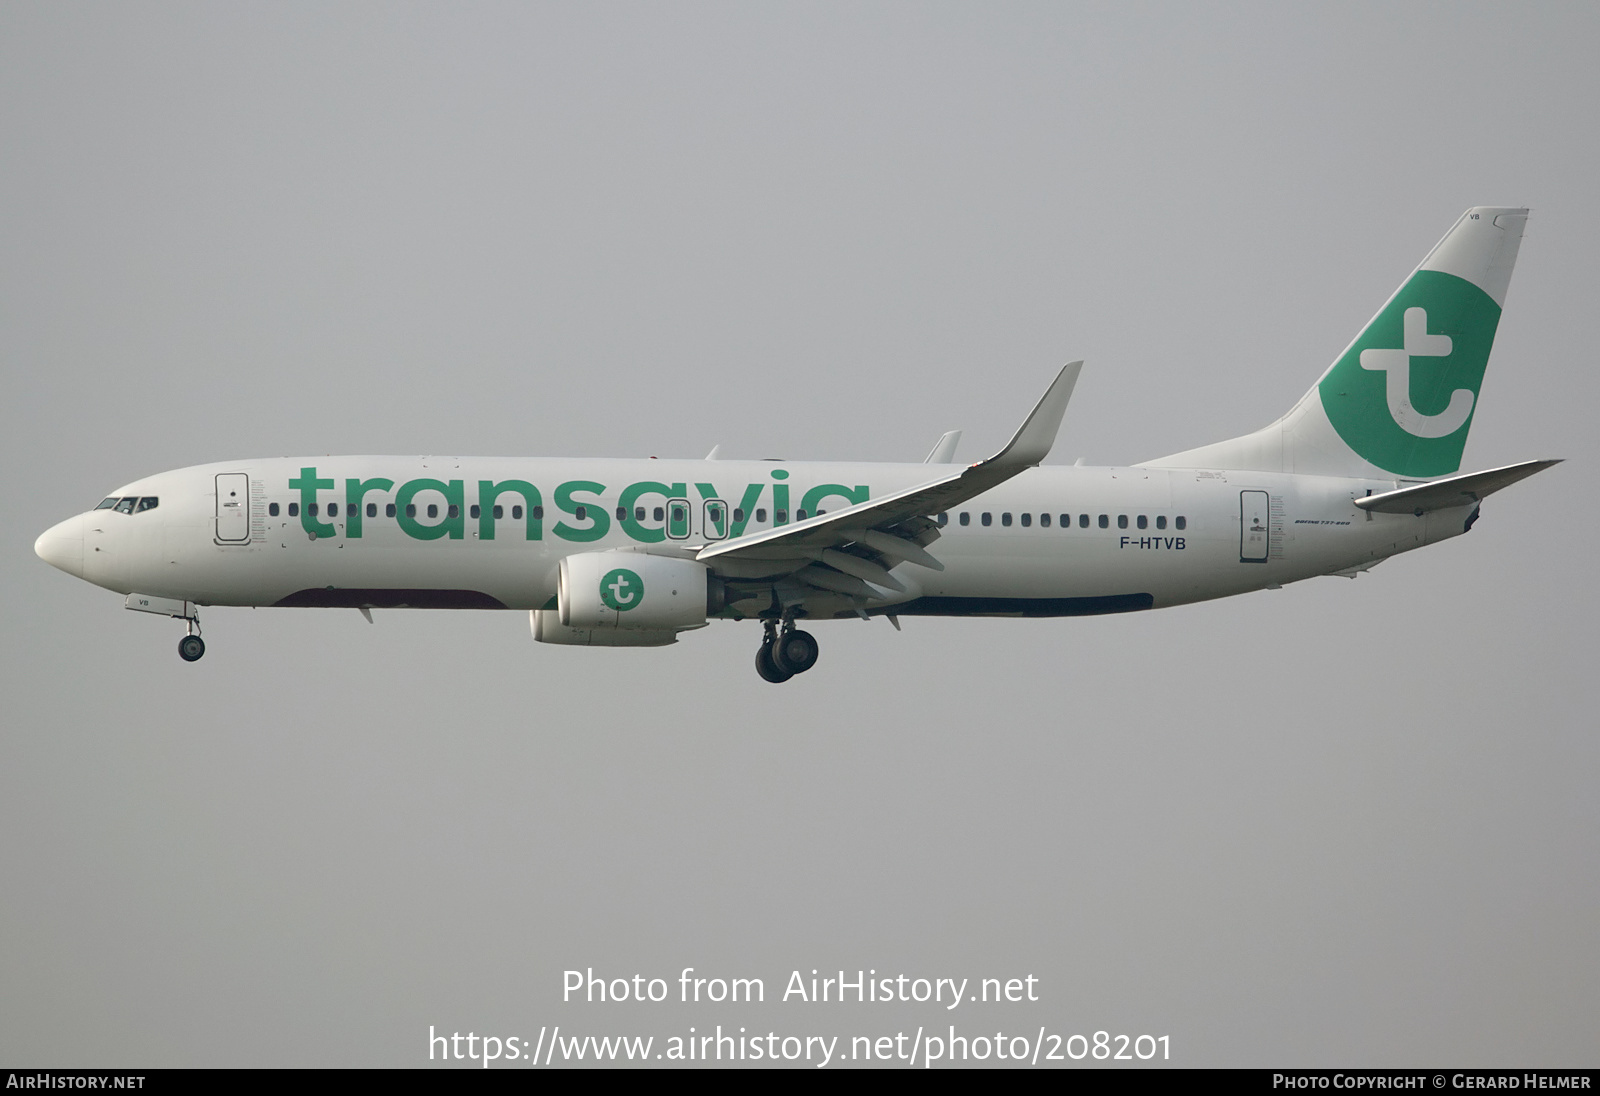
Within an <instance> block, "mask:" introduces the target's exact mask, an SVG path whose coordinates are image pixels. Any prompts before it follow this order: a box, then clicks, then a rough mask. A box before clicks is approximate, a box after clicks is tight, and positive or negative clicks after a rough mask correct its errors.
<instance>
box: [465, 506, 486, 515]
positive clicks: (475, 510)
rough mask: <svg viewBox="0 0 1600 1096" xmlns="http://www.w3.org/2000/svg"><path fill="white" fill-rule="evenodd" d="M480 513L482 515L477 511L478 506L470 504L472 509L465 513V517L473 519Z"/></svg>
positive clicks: (480, 511)
mask: <svg viewBox="0 0 1600 1096" xmlns="http://www.w3.org/2000/svg"><path fill="white" fill-rule="evenodd" d="M481 513H483V511H482V510H480V509H478V504H477V503H473V504H472V508H471V509H470V510H468V511H467V517H469V518H475V517H477V516H478V515H479V514H481Z"/></svg>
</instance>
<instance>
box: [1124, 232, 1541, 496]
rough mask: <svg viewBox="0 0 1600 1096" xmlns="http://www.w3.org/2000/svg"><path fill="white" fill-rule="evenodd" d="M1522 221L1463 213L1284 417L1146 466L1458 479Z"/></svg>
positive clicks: (1520, 233)
mask: <svg viewBox="0 0 1600 1096" xmlns="http://www.w3.org/2000/svg"><path fill="white" fill-rule="evenodd" d="M1527 219H1528V211H1527V210H1526V209H1505V208H1500V207H1493V206H1479V207H1477V208H1474V209H1469V210H1467V211H1466V212H1465V213H1463V214H1462V215H1461V219H1460V220H1459V221H1457V222H1456V223H1455V227H1454V228H1452V229H1451V230H1450V231H1449V232H1447V233H1445V237H1444V239H1442V240H1440V241H1439V243H1438V245H1437V246H1435V247H1434V249H1433V250H1432V251H1430V252H1428V256H1427V258H1425V259H1423V260H1422V264H1421V265H1420V266H1418V267H1417V269H1416V270H1415V271H1413V272H1412V274H1411V276H1410V277H1409V278H1407V279H1406V280H1405V282H1404V283H1403V284H1402V285H1401V286H1400V288H1399V289H1397V290H1395V293H1394V296H1392V297H1390V298H1389V301H1388V303H1387V304H1385V305H1384V306H1383V307H1382V308H1381V309H1379V310H1378V314H1377V315H1376V316H1374V317H1372V319H1371V320H1370V321H1368V323H1367V326H1366V327H1365V328H1363V329H1362V331H1361V334H1359V335H1357V336H1356V338H1355V341H1354V342H1352V343H1351V344H1350V345H1349V346H1348V347H1346V348H1345V350H1344V353H1342V354H1340V355H1339V357H1338V358H1337V360H1335V361H1334V363H1333V365H1331V366H1330V367H1329V368H1328V371H1327V372H1326V373H1324V374H1323V375H1322V379H1321V380H1319V381H1318V382H1317V383H1316V384H1315V385H1314V386H1313V387H1312V389H1311V391H1309V392H1307V393H1306V394H1305V395H1304V396H1303V397H1301V399H1300V402H1299V403H1297V404H1295V405H1294V407H1293V408H1291V409H1290V411H1289V413H1288V414H1286V415H1284V416H1283V418H1281V419H1279V420H1278V421H1277V422H1275V423H1273V424H1272V425H1270V426H1267V427H1264V428H1262V429H1261V430H1257V431H1256V432H1255V433H1253V434H1246V435H1245V436H1244V437H1240V438H1234V439H1232V440H1230V441H1224V442H1217V443H1216V444H1213V445H1206V446H1202V447H1201V448H1199V449H1190V450H1188V451H1187V452H1183V453H1176V454H1174V455H1172V456H1170V457H1163V458H1161V459H1160V460H1156V461H1150V462H1149V463H1150V464H1152V465H1157V466H1165V467H1176V468H1225V469H1241V470H1251V471H1261V472H1299V473H1305V474H1311V475H1335V476H1373V477H1378V478H1383V477H1388V476H1400V477H1405V478H1409V479H1421V478H1426V477H1429V476H1442V475H1448V474H1449V473H1451V472H1455V471H1457V470H1458V469H1460V467H1461V451H1462V449H1463V448H1464V447H1465V445H1466V443H1467V431H1468V430H1470V429H1471V428H1472V417H1473V414H1474V412H1476V410H1477V400H1478V389H1479V387H1480V386H1481V385H1482V383H1483V372H1484V369H1485V367H1486V366H1487V365H1488V364H1489V350H1490V347H1492V346H1493V345H1494V333H1495V329H1496V328H1497V327H1498V326H1499V323H1500V310H1501V309H1502V308H1503V307H1504V305H1505V299H1506V289H1507V287H1508V286H1509V285H1510V283H1511V268H1512V267H1513V266H1514V265H1515V264H1516V261H1517V248H1518V246H1519V245H1520V244H1521V243H1522V226H1523V224H1524V222H1526V221H1527Z"/></svg>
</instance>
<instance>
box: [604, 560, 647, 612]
mask: <svg viewBox="0 0 1600 1096" xmlns="http://www.w3.org/2000/svg"><path fill="white" fill-rule="evenodd" d="M600 600H601V601H603V602H605V603H606V606H607V607H608V608H611V609H615V610H616V611H617V612H619V613H625V612H627V611H628V610H629V609H633V608H637V607H638V604H639V603H640V602H641V601H643V600H644V579H642V578H640V577H639V576H638V575H636V574H635V573H634V572H632V571H630V570H628V569H627V568H626V567H618V568H617V569H616V570H614V571H607V572H606V577H605V578H603V579H601V580H600Z"/></svg>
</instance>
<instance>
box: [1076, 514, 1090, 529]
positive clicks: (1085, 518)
mask: <svg viewBox="0 0 1600 1096" xmlns="http://www.w3.org/2000/svg"><path fill="white" fill-rule="evenodd" d="M1078 528H1079V529H1087V528H1089V515H1088V514H1079V515H1078Z"/></svg>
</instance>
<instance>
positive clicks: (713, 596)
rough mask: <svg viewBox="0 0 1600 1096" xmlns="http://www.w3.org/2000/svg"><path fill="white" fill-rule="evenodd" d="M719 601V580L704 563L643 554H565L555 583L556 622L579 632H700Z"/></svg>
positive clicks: (720, 585)
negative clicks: (693, 629) (614, 630)
mask: <svg viewBox="0 0 1600 1096" xmlns="http://www.w3.org/2000/svg"><path fill="white" fill-rule="evenodd" d="M721 603H722V581H721V580H720V579H718V578H716V577H715V576H714V575H712V574H711V572H710V570H709V569H708V568H707V567H706V565H705V564H703V563H699V562H696V561H695V560H692V559H682V558H678V557H675V556H666V555H650V554H646V553H642V552H629V551H609V552H584V553H581V554H578V555H573V556H568V557H566V558H565V559H563V560H562V561H561V570H560V575H559V578H558V579H557V584H556V606H557V620H558V621H559V623H560V624H561V625H562V626H564V627H566V628H575V629H579V630H582V631H589V630H604V629H608V628H609V629H616V630H617V631H629V632H677V631H681V630H683V629H685V628H699V627H702V626H703V625H704V624H705V623H706V618H707V617H709V616H711V615H712V614H714V613H717V612H720V611H721V610H722V604H721ZM628 645H629V646H632V645H633V644H632V643H630V644H628Z"/></svg>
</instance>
